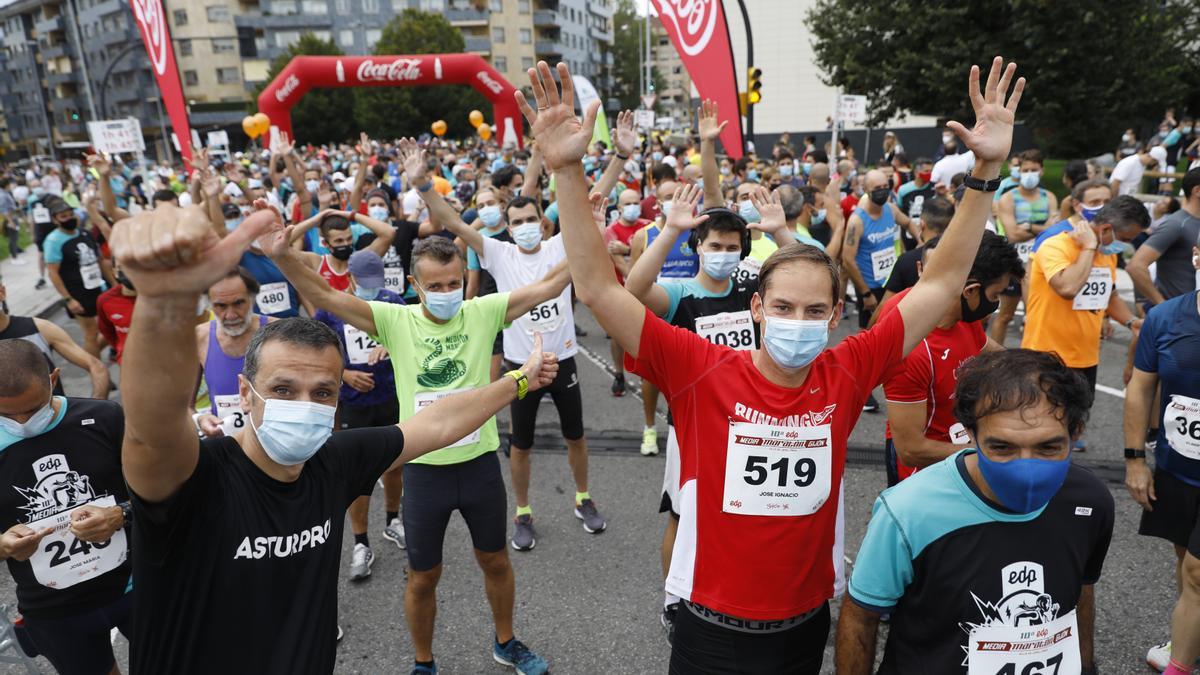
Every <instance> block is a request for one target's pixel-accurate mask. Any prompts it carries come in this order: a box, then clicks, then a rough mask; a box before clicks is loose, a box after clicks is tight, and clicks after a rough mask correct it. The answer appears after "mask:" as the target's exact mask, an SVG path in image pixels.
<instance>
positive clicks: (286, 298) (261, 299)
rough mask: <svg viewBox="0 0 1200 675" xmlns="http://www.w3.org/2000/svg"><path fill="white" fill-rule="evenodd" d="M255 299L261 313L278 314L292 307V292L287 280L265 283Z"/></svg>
mask: <svg viewBox="0 0 1200 675" xmlns="http://www.w3.org/2000/svg"><path fill="white" fill-rule="evenodd" d="M254 301H255V302H256V303H258V311H259V313H260V314H278V313H280V312H286V311H288V310H289V309H291V308H292V293H291V291H290V290H289V289H288V285H287V282H286V281H276V282H274V283H270V284H263V285H262V287H261V288H259V289H258V297H256V298H255V299H254Z"/></svg>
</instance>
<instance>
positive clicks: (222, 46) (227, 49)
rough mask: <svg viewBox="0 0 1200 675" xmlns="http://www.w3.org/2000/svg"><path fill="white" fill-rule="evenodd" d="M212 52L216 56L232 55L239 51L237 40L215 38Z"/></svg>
mask: <svg viewBox="0 0 1200 675" xmlns="http://www.w3.org/2000/svg"><path fill="white" fill-rule="evenodd" d="M212 50H213V53H214V54H232V53H234V52H235V51H237V40H235V39H233V38H213V41H212Z"/></svg>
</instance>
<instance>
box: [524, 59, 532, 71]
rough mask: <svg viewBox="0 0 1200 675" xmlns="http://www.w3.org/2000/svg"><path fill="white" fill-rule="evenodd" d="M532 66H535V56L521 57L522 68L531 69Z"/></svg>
mask: <svg viewBox="0 0 1200 675" xmlns="http://www.w3.org/2000/svg"><path fill="white" fill-rule="evenodd" d="M532 67H533V57H532V56H522V57H521V70H529V69H530V68H532Z"/></svg>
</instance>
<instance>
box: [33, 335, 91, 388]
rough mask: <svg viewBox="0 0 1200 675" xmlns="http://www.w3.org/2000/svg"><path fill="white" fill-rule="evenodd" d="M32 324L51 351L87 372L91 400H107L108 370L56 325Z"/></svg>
mask: <svg viewBox="0 0 1200 675" xmlns="http://www.w3.org/2000/svg"><path fill="white" fill-rule="evenodd" d="M33 322H34V324H35V325H36V326H37V329H38V333H40V334H41V336H42V337H43V338H45V339H46V342H47V343H48V344H49V345H50V348H51V349H53V350H54V351H56V352H58V353H59V354H62V357H63V358H64V359H66V360H67V361H69V362H71V363H72V364H74V365H76V366H78V367H80V368H82V369H84V370H86V371H87V372H88V376H89V377H90V378H91V379H92V398H108V383H109V380H108V368H106V367H104V363H103V362H101V361H100V359H98V358H96V357H94V356H92V355H91V354H89V353H87V351H86V350H85V349H84V348H83V347H80V346H79V345H78V344H76V343H75V341H74V340H72V339H71V336H70V335H68V334H67V331H65V330H63V328H62V327H61V326H59V325H58V324H55V323H51V322H49V321H46V320H45V319H36V318H35V319H34V320H33Z"/></svg>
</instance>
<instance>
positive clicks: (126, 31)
mask: <svg viewBox="0 0 1200 675" xmlns="http://www.w3.org/2000/svg"><path fill="white" fill-rule="evenodd" d="M94 39H97V40H99V42H100V44H102V45H105V46H108V45H124V44H128V43H129V41H130V40H141V39H142V38H141V36H140V35H138V34H137V33H135V32H134V31H133V30H132V29H130V28H123V29H121V30H114V31H105V32H103V33H101V34H100V35H99V36H97V37H96V38H94Z"/></svg>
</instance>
